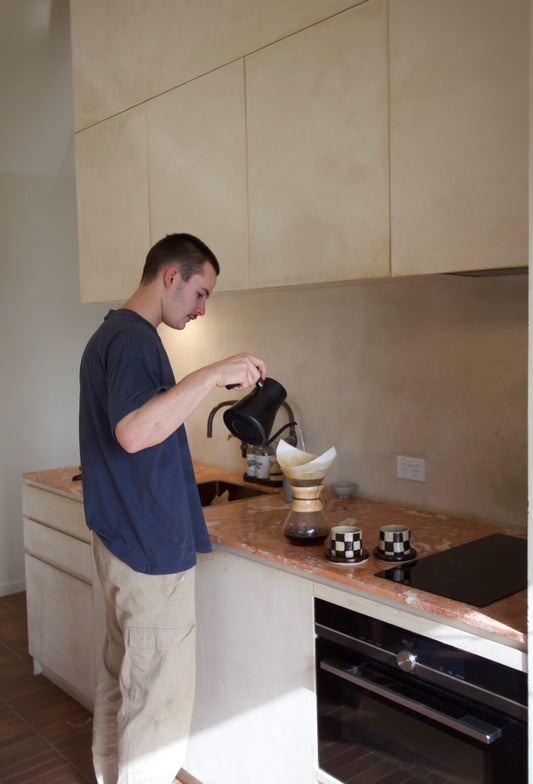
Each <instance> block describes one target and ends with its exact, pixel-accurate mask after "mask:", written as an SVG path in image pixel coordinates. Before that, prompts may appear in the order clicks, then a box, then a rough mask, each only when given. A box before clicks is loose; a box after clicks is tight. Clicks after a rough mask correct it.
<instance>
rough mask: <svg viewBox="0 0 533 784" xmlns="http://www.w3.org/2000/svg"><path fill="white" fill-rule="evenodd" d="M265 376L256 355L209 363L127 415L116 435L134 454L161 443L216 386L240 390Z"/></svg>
mask: <svg viewBox="0 0 533 784" xmlns="http://www.w3.org/2000/svg"><path fill="white" fill-rule="evenodd" d="M265 376H266V366H265V363H264V361H263V360H262V359H260V358H259V357H255V356H253V355H252V354H236V355H235V356H233V357H229V358H228V359H223V360H221V361H219V362H215V363H213V364H212V365H206V366H205V367H203V368H200V369H199V370H195V371H193V372H192V373H190V374H189V375H188V376H185V378H183V379H181V381H179V382H178V383H177V384H175V385H174V386H173V387H171V388H170V389H168V390H167V391H166V392H161V393H160V394H158V395H155V396H154V397H153V398H152V399H151V400H149V401H148V402H147V403H145V404H144V405H143V406H141V407H140V408H138V409H136V410H135V411H132V412H131V413H130V414H127V416H125V417H124V418H123V419H121V420H120V422H119V423H118V424H117V426H116V428H115V437H116V439H117V441H118V442H119V444H120V445H121V447H122V448H123V449H124V450H125V451H126V452H129V453H131V454H133V453H134V452H139V451H140V450H141V449H146V448H147V447H150V446H155V445H156V444H160V443H161V442H162V441H164V440H165V439H166V438H168V436H170V435H171V434H172V433H174V431H175V430H177V429H178V427H180V425H182V424H183V423H184V422H185V420H186V419H187V417H189V416H190V414H192V412H193V411H194V410H195V409H196V408H198V406H199V405H200V403H202V402H203V400H205V398H206V397H207V396H208V395H209V394H210V392H212V391H213V389H215V388H216V387H224V386H226V385H227V384H233V385H235V388H236V389H248V388H249V387H252V386H253V385H254V384H255V383H256V381H258V380H259V379H260V378H263V379H264V378H265Z"/></svg>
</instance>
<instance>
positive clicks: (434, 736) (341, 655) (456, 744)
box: [317, 638, 527, 784]
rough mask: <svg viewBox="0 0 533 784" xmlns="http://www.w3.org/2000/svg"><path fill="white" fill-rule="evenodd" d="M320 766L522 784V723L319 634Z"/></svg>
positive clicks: (340, 774)
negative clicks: (365, 657) (322, 637)
mask: <svg viewBox="0 0 533 784" xmlns="http://www.w3.org/2000/svg"><path fill="white" fill-rule="evenodd" d="M317 701H318V757H319V768H320V769H321V770H323V771H326V773H328V774H330V775H331V776H333V777H334V778H335V779H337V780H338V781H340V782H342V783H343V784H357V783H358V782H361V783H362V782H364V784H381V783H382V782H383V784H391V782H394V784H402V783H403V782H405V784H407V782H409V784H415V782H416V784H421V783H422V782H423V783H424V784H429V782H432V784H504V782H505V784H526V782H527V732H526V725H525V723H522V722H520V721H518V720H516V719H514V718H511V717H509V716H507V715H505V714H503V713H500V712H498V711H494V710H493V709H490V710H489V709H486V708H485V707H483V706H482V705H480V704H478V703H473V702H470V701H468V702H467V701H465V700H464V699H462V698H461V697H459V696H457V695H454V694H452V693H451V692H449V691H447V690H444V689H441V688H438V687H435V686H428V685H427V684H425V683H422V682H421V681H419V680H418V679H417V678H416V677H414V676H413V675H411V674H408V673H403V672H401V671H399V670H396V669H395V668H393V667H388V666H387V665H383V664H381V663H378V662H374V661H372V660H368V659H364V658H363V657H361V656H360V655H359V654H357V653H354V652H353V651H350V650H347V649H345V648H343V647H341V646H338V645H336V644H334V643H331V642H329V641H327V640H323V639H321V638H318V639H317Z"/></svg>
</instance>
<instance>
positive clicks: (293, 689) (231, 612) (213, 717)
mask: <svg viewBox="0 0 533 784" xmlns="http://www.w3.org/2000/svg"><path fill="white" fill-rule="evenodd" d="M196 579H197V585H198V588H197V631H198V674H197V686H196V700H195V707H194V714H193V723H192V729H191V738H190V741H189V750H188V757H187V764H186V765H185V768H186V770H187V771H188V772H189V773H191V774H192V775H193V776H195V777H196V778H198V779H199V780H200V781H202V784H236V782H254V784H273V782H276V784H309V782H311V781H314V780H315V778H314V769H315V759H316V706H315V695H314V651H313V646H314V632H313V598H312V594H313V583H312V582H311V581H310V580H306V579H303V578H301V577H298V576H295V575H291V574H288V573H286V572H283V571H281V570H279V569H274V568H271V567H269V566H266V565H263V564H259V563H257V562H253V561H250V560H247V559H246V558H242V557H240V556H236V555H233V554H230V553H223V552H215V553H213V554H211V555H209V556H201V557H200V558H199V559H198V566H197V574H196Z"/></svg>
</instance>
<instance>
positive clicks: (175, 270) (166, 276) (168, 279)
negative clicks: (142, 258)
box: [163, 264, 181, 289]
mask: <svg viewBox="0 0 533 784" xmlns="http://www.w3.org/2000/svg"><path fill="white" fill-rule="evenodd" d="M176 276H178V278H180V279H181V275H180V269H179V267H178V266H176V265H175V264H174V265H172V266H170V267H167V268H166V269H165V271H164V273H163V281H164V283H165V288H167V289H168V288H170V286H171V285H172V284H173V282H174V279H175V278H176Z"/></svg>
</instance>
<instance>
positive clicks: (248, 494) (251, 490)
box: [198, 479, 267, 506]
mask: <svg viewBox="0 0 533 784" xmlns="http://www.w3.org/2000/svg"><path fill="white" fill-rule="evenodd" d="M226 490H227V491H228V492H227V496H224V497H225V498H227V500H224V501H222V500H221V501H220V502H219V503H229V504H231V502H232V501H242V500H243V499H244V498H256V497H258V496H260V495H267V492H266V491H265V490H260V489H259V488H256V487H245V485H237V484H235V483H233V482H225V481H224V480H223V479H212V480H211V481H210V482H198V492H199V493H200V501H201V503H202V506H210V505H211V504H212V503H213V500H214V499H215V498H216V497H217V496H222V495H223V494H225V493H226Z"/></svg>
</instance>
